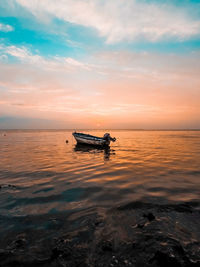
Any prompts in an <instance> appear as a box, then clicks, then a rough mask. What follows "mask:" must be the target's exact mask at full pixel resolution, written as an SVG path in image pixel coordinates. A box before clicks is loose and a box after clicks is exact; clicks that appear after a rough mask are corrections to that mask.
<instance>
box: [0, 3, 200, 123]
mask: <svg viewBox="0 0 200 267" xmlns="http://www.w3.org/2000/svg"><path fill="white" fill-rule="evenodd" d="M199 50H200V1H194V0H192V1H189V0H183V1H180V0H176V1H167V0H166V1H158V0H152V1H145V0H143V1H136V0H126V1H124V0H107V1H105V0H82V1H81V0H76V1H75V0H60V1H53V0H43V1H39V0H8V1H3V0H0V60H1V62H0V63H1V69H2V71H1V74H0V78H1V84H0V101H1V102H0V104H1V108H0V117H2V118H11V117H13V118H15V119H16V120H17V118H19V119H20V125H21V124H22V125H23V123H21V121H23V118H24V122H25V123H24V127H25V128H26V122H27V119H28V118H30V120H32V119H34V122H35V121H37V118H38V127H41V124H40V123H39V121H40V120H50V119H52V124H51V125H53V121H54V122H55V127H57V125H58V121H59V125H62V127H63V128H71V127H86V128H88V127H91V128H95V127H109V126H111V127H114V128H120V127H126V128H127V127H128V126H130V128H138V127H139V128H141V127H142V128H152V127H153V128H154V127H156V128H199V127H200V124H199V123H200V121H199V119H198V118H199V117H200V116H199V108H198V105H197V103H196V99H197V98H198V97H199V80H198V74H199V71H200V70H199ZM1 75H2V77H1ZM49 76H51V78H50V79H48V78H47V77H49ZM10 77H12V78H13V79H12V81H11V80H10ZM186 85H187V86H186ZM50 87H52V88H51V90H50V89H48V90H47V88H50ZM45 90H46V92H45V94H44V91H45ZM116 91H117V93H115V92H116ZM155 91H156V92H157V93H155ZM120 92H121V94H122V95H123V94H124V93H125V95H126V96H127V97H126V98H125V97H120ZM46 94H48V97H47V99H48V100H47V99H45V96H44V95H46ZM114 95H115V96H114ZM149 95H151V96H152V98H151V99H149ZM108 98H112V104H109V103H110V100H109V101H108ZM131 98H132V99H133V101H132V102H130V99H131ZM31 99H32V100H31ZM63 99H66V100H65V101H63ZM105 99H106V100H105ZM171 99H173V101H171ZM187 100H188V102H187ZM189 100H190V102H189ZM163 106H165V108H164V109H162V107H163ZM120 109H123V111H122V112H121V111H120ZM80 112H81V114H82V115H81V119H80V120H79V117H78V114H80ZM160 112H163V116H164V117H166V123H163V122H162V121H161V118H160V115H159V114H160ZM173 112H174V113H173ZM49 113H51V114H49ZM118 113H120V114H121V113H122V114H123V115H122V116H121V117H120V120H119V123H118V120H117V118H118V115H117V114H118ZM171 113H172V114H171ZM127 114H129V116H130V118H129V116H128V118H127ZM130 114H131V115H130ZM149 114H150V115H149ZM123 116H125V117H126V118H127V119H126V123H124V120H123ZM147 116H148V119H147ZM191 116H192V117H191ZM71 118H73V119H71ZM131 118H133V119H131ZM175 118H176V119H175ZM184 118H185V119H184ZM189 118H191V120H190V119H189ZM150 119H151V121H152V123H149V120H150ZM2 121H3V122H4V124H2V123H1V120H0V128H4V127H6V126H7V127H11V128H12V125H11V121H12V120H10V119H9V120H8V123H7V124H6V123H5V119H4V120H2ZM111 121H112V122H113V123H111ZM83 122H84V123H83ZM29 125H30V123H29ZM65 126H66V127H65ZM34 127H36V126H35V123H34ZM128 128H129V127H128Z"/></svg>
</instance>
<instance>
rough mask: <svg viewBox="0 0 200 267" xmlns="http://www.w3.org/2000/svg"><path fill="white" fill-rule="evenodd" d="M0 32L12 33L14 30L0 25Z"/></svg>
mask: <svg viewBox="0 0 200 267" xmlns="http://www.w3.org/2000/svg"><path fill="white" fill-rule="evenodd" d="M0 31H1V32H12V31H14V28H13V27H12V26H11V25H8V24H2V23H0Z"/></svg>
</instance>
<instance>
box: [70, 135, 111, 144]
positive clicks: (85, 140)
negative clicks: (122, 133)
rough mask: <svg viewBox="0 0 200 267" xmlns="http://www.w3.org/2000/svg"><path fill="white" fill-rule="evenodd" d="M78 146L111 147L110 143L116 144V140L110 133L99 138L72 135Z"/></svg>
mask: <svg viewBox="0 0 200 267" xmlns="http://www.w3.org/2000/svg"><path fill="white" fill-rule="evenodd" d="M72 135H73V136H74V138H75V139H76V141H77V143H78V144H86V145H93V146H109V145H110V141H112V142H115V141H116V138H115V137H114V138H112V137H111V136H110V134H109V133H105V134H104V136H103V137H97V136H93V135H90V134H84V133H77V132H74V133H72Z"/></svg>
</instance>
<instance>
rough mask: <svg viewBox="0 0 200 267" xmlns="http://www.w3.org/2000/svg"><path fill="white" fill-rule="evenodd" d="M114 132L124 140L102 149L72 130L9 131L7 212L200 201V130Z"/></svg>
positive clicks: (4, 155)
mask: <svg viewBox="0 0 200 267" xmlns="http://www.w3.org/2000/svg"><path fill="white" fill-rule="evenodd" d="M86 132H87V133H90V134H94V135H97V136H103V134H104V131H86ZM109 132H110V133H111V135H112V136H115V137H116V138H117V142H115V143H112V144H111V147H110V149H102V150H98V149H95V148H84V147H78V146H76V142H75V140H74V139H73V137H72V131H1V132H0V159H1V160H0V185H1V188H0V214H1V216H6V217H9V218H10V219H12V218H16V217H17V216H25V215H49V214H50V215H52V214H58V213H60V212H69V211H75V212H76V210H77V211H80V210H86V209H88V208H91V207H92V208H95V207H103V208H106V209H107V208H111V207H113V206H118V205H122V204H125V203H129V202H132V201H141V202H148V203H158V202H159V203H169V202H187V201H199V196H200V131H125V130H124V131H123V130H120V131H113V130H112V131H109ZM66 139H67V140H68V141H69V142H68V143H66V142H65V141H66ZM0 223H2V227H1V229H2V231H4V230H5V229H7V228H9V227H10V226H9V223H3V220H1V222H0ZM12 227H15V225H14V224H13V225H12Z"/></svg>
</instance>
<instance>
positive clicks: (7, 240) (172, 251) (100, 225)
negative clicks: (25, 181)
mask: <svg viewBox="0 0 200 267" xmlns="http://www.w3.org/2000/svg"><path fill="white" fill-rule="evenodd" d="M0 220H1V223H2V221H3V220H4V221H7V222H8V223H11V222H9V218H6V219H5V216H4V217H3V216H1V217H0ZM10 220H13V224H15V225H16V224H18V225H19V226H21V228H20V227H19V231H17V232H16V231H12V230H11V231H9V233H8V232H7V233H4V235H3V236H2V238H1V242H0V248H1V249H0V266H1V267H4V266H70V267H73V266H91V267H92V266H98V267H100V266H101V267H104V266H110V267H114V266H136V267H137V266H141V267H142V266H155V267H156V266H161V267H165V266H176V267H179V266H180V267H185V266H190V267H197V266H200V203H197V202H187V203H173V204H168V205H166V204H165V205H161V204H150V203H143V202H131V203H128V204H127V205H123V206H118V207H117V206H116V207H114V208H112V209H109V210H108V209H103V208H98V207H95V208H91V209H86V210H82V211H80V212H76V213H73V212H71V213H64V212H62V213H60V214H57V215H56V216H55V215H48V216H47V215H46V216H23V217H15V218H12V219H10ZM35 225H41V227H37V229H34V226H35ZM24 229H26V230H24Z"/></svg>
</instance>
